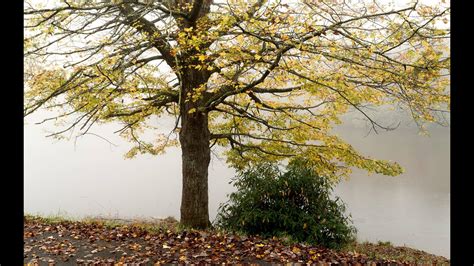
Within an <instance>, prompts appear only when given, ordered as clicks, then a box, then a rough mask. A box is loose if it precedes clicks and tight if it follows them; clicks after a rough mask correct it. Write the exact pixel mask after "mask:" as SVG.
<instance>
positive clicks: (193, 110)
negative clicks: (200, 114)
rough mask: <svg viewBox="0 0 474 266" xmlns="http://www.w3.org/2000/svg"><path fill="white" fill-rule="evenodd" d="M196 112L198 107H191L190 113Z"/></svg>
mask: <svg viewBox="0 0 474 266" xmlns="http://www.w3.org/2000/svg"><path fill="white" fill-rule="evenodd" d="M194 112H196V108H191V109H189V111H188V114H192V113H194Z"/></svg>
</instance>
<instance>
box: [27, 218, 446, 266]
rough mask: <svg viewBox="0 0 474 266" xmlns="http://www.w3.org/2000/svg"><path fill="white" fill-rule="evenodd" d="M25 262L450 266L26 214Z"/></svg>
mask: <svg viewBox="0 0 474 266" xmlns="http://www.w3.org/2000/svg"><path fill="white" fill-rule="evenodd" d="M24 253H25V255H24V264H29V265H99V264H100V265H123V264H128V265H130V264H132V265H153V264H170V263H172V264H190V263H194V264H217V263H218V264H222V263H226V264H227V263H230V264H247V265H248V264H263V265H265V264H267V265H270V264H276V263H280V264H282V263H285V264H287V263H296V264H298V263H299V264H313V263H314V264H317V265H332V264H340V265H381V264H382V265H414V264H423V265H426V264H428V263H429V264H436V265H448V264H449V260H447V259H446V258H444V257H439V256H435V255H431V254H428V253H426V252H423V251H419V250H415V249H410V248H407V247H393V246H392V245H390V244H387V243H378V244H370V243H362V244H360V243H359V244H357V243H354V244H353V245H351V246H349V247H347V248H346V249H344V250H331V249H327V248H324V247H318V246H310V245H305V244H301V243H293V244H289V243H287V242H285V241H284V240H282V239H277V238H273V239H262V238H260V237H258V236H244V235H239V234H231V233H228V232H223V231H218V230H209V231H197V230H186V229H183V228H179V226H178V223H177V221H176V220H174V219H172V218H167V219H164V220H156V221H143V220H142V221H127V220H110V219H108V220H103V219H88V220H82V221H73V220H65V219H62V218H61V219H58V218H41V217H33V216H25V222H24Z"/></svg>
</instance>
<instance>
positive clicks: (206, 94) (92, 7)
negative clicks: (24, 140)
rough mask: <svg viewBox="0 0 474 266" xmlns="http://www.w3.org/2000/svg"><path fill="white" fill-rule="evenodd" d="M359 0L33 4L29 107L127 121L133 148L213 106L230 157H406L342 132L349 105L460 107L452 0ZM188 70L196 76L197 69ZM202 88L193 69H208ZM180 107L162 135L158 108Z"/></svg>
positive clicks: (394, 167)
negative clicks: (378, 152)
mask: <svg viewBox="0 0 474 266" xmlns="http://www.w3.org/2000/svg"><path fill="white" fill-rule="evenodd" d="M443 2H444V1H442V2H440V3H438V4H437V5H432V6H429V5H426V4H423V3H421V2H418V1H411V2H405V3H399V2H397V3H394V2H388V1H380V2H378V1H356V0H353V1H350V0H342V1H341V0H321V1H318V0H302V1H279V0H268V1H265V0H257V1H255V0H254V1H243V0H227V1H219V0H215V1H210V0H194V1H189V0H158V1H149V0H112V1H72V0H61V1H58V2H55V3H54V4H51V5H49V4H48V5H43V6H42V5H40V3H36V2H32V3H26V4H25V10H24V13H25V44H24V45H25V52H24V53H25V62H26V65H27V66H26V68H25V80H26V84H27V87H28V89H27V91H26V92H25V107H24V113H25V115H28V114H31V113H33V112H34V111H36V110H38V109H39V108H47V109H51V110H55V111H56V112H58V115H57V116H56V117H54V118H51V119H46V120H45V121H49V120H55V121H59V122H61V123H62V125H66V126H63V127H61V128H60V129H59V130H58V132H55V133H54V134H53V135H54V136H57V137H60V136H63V135H64V133H66V132H68V131H71V130H76V131H77V132H78V133H79V134H84V133H87V131H88V130H89V129H90V128H91V127H92V126H93V125H96V124H100V123H104V122H112V121H116V122H120V123H122V124H123V128H122V129H120V130H119V131H118V133H120V134H121V136H123V137H124V138H126V139H128V140H130V141H131V142H132V143H134V147H133V148H132V149H131V150H130V151H129V152H128V153H127V154H126V156H127V157H133V156H135V155H137V154H139V153H151V154H159V153H161V152H163V151H164V150H165V148H166V147H169V146H172V145H179V139H178V137H177V134H176V133H178V132H179V131H180V129H181V127H180V123H179V121H180V119H182V117H183V115H184V114H185V113H186V115H196V114H200V113H201V114H204V113H205V114H207V115H208V128H209V131H210V139H209V145H210V147H218V146H221V147H224V148H225V149H224V155H225V156H226V158H227V161H228V163H229V164H230V165H231V166H234V167H236V168H242V167H245V166H248V165H249V164H250V165H251V164H254V163H256V162H259V161H281V160H285V159H287V158H291V157H304V158H306V159H307V160H310V161H311V162H312V163H313V164H314V165H315V166H317V167H316V168H317V169H318V172H319V175H321V176H325V177H328V178H333V179H336V180H337V179H339V178H340V177H344V176H347V175H348V174H349V173H350V171H351V168H352V167H356V168H361V169H365V170H367V171H369V172H376V173H382V174H385V175H397V174H399V173H401V171H402V170H401V167H400V166H399V165H398V164H396V163H394V162H389V161H384V160H377V159H373V158H370V157H367V156H364V155H362V154H360V153H359V152H357V151H356V150H355V149H354V148H353V147H351V145H349V144H348V143H346V142H344V140H343V139H341V138H339V137H337V136H336V135H334V134H333V133H332V132H331V129H332V128H333V127H334V125H336V124H338V123H340V117H341V115H343V114H345V113H346V112H348V111H349V110H356V111H358V112H360V113H361V114H363V115H364V116H365V117H366V119H367V120H368V121H369V122H370V123H371V126H372V128H373V130H381V129H385V130H387V129H391V128H392V127H391V125H387V124H386V123H384V121H376V120H375V119H373V118H372V117H371V115H370V112H367V110H368V109H369V108H374V107H377V108H381V107H383V106H387V105H392V106H393V105H395V106H399V107H400V108H403V109H404V110H406V111H408V112H409V113H410V114H411V116H412V117H413V119H414V120H415V121H416V122H417V123H418V124H419V125H420V126H422V125H423V124H424V123H426V122H441V120H439V118H440V115H442V114H443V113H445V112H448V111H449V108H450V107H449V102H450V100H449V88H448V87H449V68H450V60H449V46H448V42H449V34H450V33H449V24H448V23H449V21H448V16H449V4H446V3H443ZM185 75H186V78H185V77H184V76H185ZM198 76H199V78H197V80H198V82H196V83H193V87H192V89H185V84H184V81H186V80H189V79H193V78H196V77H198ZM161 117H170V118H172V119H175V121H176V126H175V128H174V129H173V131H172V132H170V133H169V134H167V133H163V134H160V135H159V136H158V137H157V139H156V140H154V141H153V142H150V141H146V140H144V139H143V138H142V137H141V135H142V133H143V132H144V131H145V130H147V129H148V128H150V127H151V125H150V121H152V120H153V119H158V118H161Z"/></svg>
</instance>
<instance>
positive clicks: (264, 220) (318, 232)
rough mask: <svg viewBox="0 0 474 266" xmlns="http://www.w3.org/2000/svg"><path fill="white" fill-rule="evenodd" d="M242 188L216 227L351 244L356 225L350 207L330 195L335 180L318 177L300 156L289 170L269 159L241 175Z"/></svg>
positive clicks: (236, 182) (223, 210)
mask: <svg viewBox="0 0 474 266" xmlns="http://www.w3.org/2000/svg"><path fill="white" fill-rule="evenodd" d="M234 186H235V187H236V188H237V192H234V193H232V194H231V195H230V199H229V201H228V202H226V203H224V204H222V205H221V206H220V208H219V212H218V216H217V220H216V225H217V226H219V227H221V228H224V229H227V230H231V231H239V232H242V233H247V234H259V235H262V236H266V237H271V236H280V237H282V236H287V237H290V238H291V239H292V240H294V241H299V242H307V243H311V244H317V245H322V246H326V247H329V248H341V247H343V246H345V245H346V244H348V243H350V242H352V241H353V240H354V237H355V233H356V229H355V228H354V227H353V226H352V221H351V220H350V215H349V216H346V215H345V213H344V212H345V205H344V203H343V202H341V200H340V199H339V198H337V197H336V198H335V199H331V198H330V193H331V191H332V190H333V186H334V184H332V183H330V182H329V181H328V180H327V179H325V178H322V177H319V176H317V175H316V173H315V171H314V169H312V167H311V166H309V165H308V164H307V163H305V162H304V161H301V160H296V161H293V162H290V163H289V165H288V167H287V170H286V172H285V173H282V172H281V171H280V170H279V168H278V167H277V166H275V165H272V164H269V163H264V164H261V165H259V166H256V167H253V168H251V169H248V170H246V171H242V172H240V173H239V175H238V176H237V178H236V179H234Z"/></svg>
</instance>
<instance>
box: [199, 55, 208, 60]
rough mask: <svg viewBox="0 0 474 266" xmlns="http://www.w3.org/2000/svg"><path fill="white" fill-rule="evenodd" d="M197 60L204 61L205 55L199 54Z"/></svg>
mask: <svg viewBox="0 0 474 266" xmlns="http://www.w3.org/2000/svg"><path fill="white" fill-rule="evenodd" d="M198 58H199V61H201V62H204V60H206V58H207V56H206V55H205V54H202V55H199V57H198Z"/></svg>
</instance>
